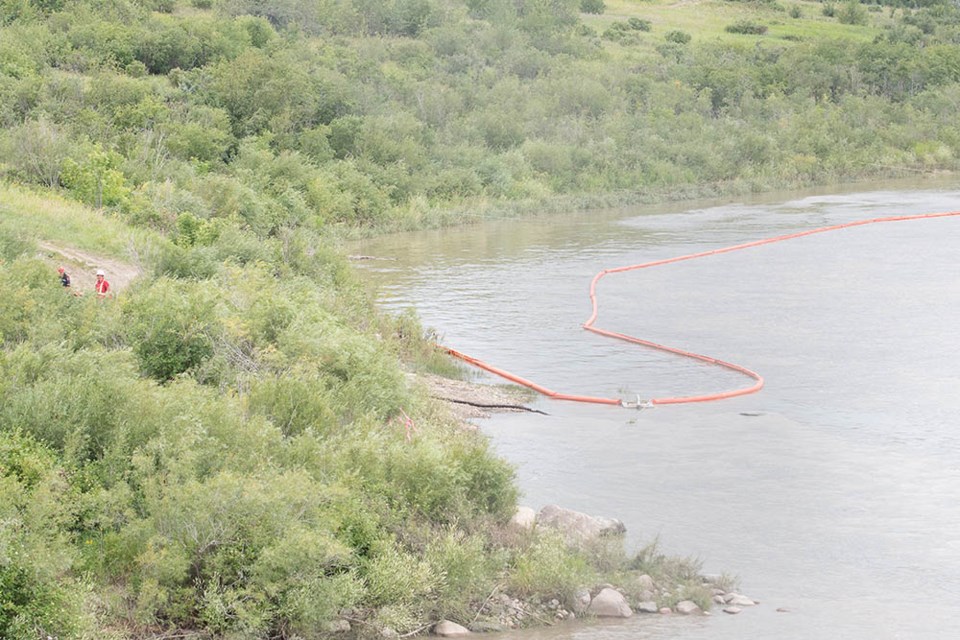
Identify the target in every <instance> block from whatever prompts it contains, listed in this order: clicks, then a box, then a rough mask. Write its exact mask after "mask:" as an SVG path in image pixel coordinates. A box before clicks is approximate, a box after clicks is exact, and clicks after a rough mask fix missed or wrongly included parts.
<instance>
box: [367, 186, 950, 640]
mask: <svg viewBox="0 0 960 640" xmlns="http://www.w3.org/2000/svg"><path fill="white" fill-rule="evenodd" d="M958 209H960V189H958V188H957V186H956V182H954V183H950V184H943V183H929V182H927V183H919V184H918V183H914V184H887V185H883V186H861V187H858V188H857V189H856V190H848V191H833V192H806V193H798V194H779V195H777V196H767V197H764V198H757V199H749V200H740V201H727V202H701V203H686V204H684V205H682V206H661V207H644V208H637V209H630V210H620V211H614V212H602V213H596V212H594V213H589V214H579V215H575V216H573V215H572V216H560V217H556V216H554V217H550V218H544V219H535V220H524V221H510V222H498V223H490V224H485V225H480V226H473V227H469V228H464V229H457V230H453V231H442V232H422V233H417V234H404V235H398V236H391V237H387V238H379V239H376V240H373V241H369V242H366V243H364V244H363V245H362V246H361V247H360V248H359V249H358V250H359V251H360V252H363V253H365V254H370V255H374V256H378V257H380V258H391V259H393V260H375V261H364V262H363V263H362V265H363V266H362V268H363V270H364V271H365V272H366V273H367V275H368V276H369V277H370V279H371V280H372V281H373V282H375V283H376V284H377V286H378V291H379V298H380V300H381V303H382V305H383V306H384V307H385V308H387V309H390V310H399V309H402V308H404V307H408V306H412V307H414V308H416V310H417V312H418V314H419V316H420V317H421V319H422V321H423V323H424V325H425V326H428V327H432V328H434V329H435V330H436V331H437V332H438V333H439V335H440V336H441V341H442V342H443V343H444V344H446V345H448V346H451V347H454V348H456V349H458V350H460V351H463V352H465V353H468V354H470V355H472V356H475V357H478V358H480V359H482V360H485V361H487V362H489V363H491V364H493V365H495V366H498V367H501V368H504V369H507V370H509V371H512V372H514V373H516V374H518V375H521V376H524V377H526V378H529V379H532V380H534V381H536V382H538V383H540V384H543V385H544V386H547V387H549V388H552V389H556V390H558V391H561V392H565V393H576V394H586V395H597V396H607V397H609V396H613V397H623V398H630V399H635V398H637V397H640V398H641V399H643V398H649V397H658V396H663V395H681V394H697V393H706V392H712V391H722V390H726V389H730V388H736V387H740V386H744V385H745V384H749V382H750V381H749V380H745V379H743V378H742V377H741V376H738V375H737V374H735V373H732V372H727V371H724V370H722V369H718V368H716V367H714V366H710V365H705V364H700V363H697V362H693V361H689V360H685V359H681V358H678V357H676V356H671V355H667V354H663V353H659V352H656V351H651V350H649V349H645V348H642V347H637V346H633V345H629V344H625V343H622V342H616V341H611V340H609V339H606V338H603V337H600V336H596V335H593V334H590V333H589V332H586V331H583V330H582V329H581V327H580V325H581V324H582V323H583V322H584V321H585V320H586V319H587V317H588V316H589V315H590V303H589V298H588V296H587V292H588V288H589V284H590V280H591V279H592V278H593V276H594V275H595V274H596V273H597V272H599V271H600V270H602V269H605V268H610V267H617V266H622V265H630V264H636V263H640V262H646V261H649V260H655V259H659V258H668V257H673V256H677V255H682V254H688V253H692V252H696V251H703V250H707V249H713V248H718V247H724V246H728V245H733V244H738V243H742V242H748V241H751V240H756V239H760V238H765V237H770V236H776V235H780V234H785V233H790V232H794V231H801V230H805V229H811V228H816V227H821V226H825V225H832V224H839V223H843V222H849V221H854V220H860V219H865V218H874V217H881V216H896V215H907V214H918V213H929V212H940V211H956V210H958ZM958 247H960V217H952V218H944V219H936V220H920V221H911V222H898V223H885V224H875V225H868V226H863V227H857V228H852V229H845V230H841V231H836V232H830V233H825V234H818V235H814V236H810V237H806V238H801V239H797V240H791V241H787V242H782V243H777V244H772V245H767V246H763V247H758V248H753V249H748V250H745V251H739V252H735V253H730V254H724V255H719V256H712V257H708V258H703V259H697V260H691V261H688V262H681V263H677V264H672V265H667V266H663V267H658V268H653V269H644V270H641V271H635V272H629V273H624V274H616V275H611V276H608V277H607V278H605V279H604V280H603V281H602V283H601V284H600V286H599V288H598V296H599V301H600V314H599V319H598V322H597V325H598V326H600V327H604V328H608V329H611V330H614V331H618V332H622V333H627V334H631V335H635V336H638V337H641V338H645V339H649V340H653V341H655V342H662V343H665V344H669V345H672V346H677V347H681V348H684V349H689V350H691V351H695V352H699V353H705V354H708V355H711V356H714V357H717V358H720V359H723V360H729V361H732V362H736V363H739V364H742V365H744V366H746V367H749V368H751V369H753V370H755V371H757V372H759V373H760V374H761V375H763V376H764V378H765V380H766V386H765V388H764V389H763V390H762V391H760V392H759V393H757V394H753V395H749V396H744V397H740V398H734V399H729V400H724V401H720V402H714V403H707V404H699V405H682V406H658V407H656V408H653V409H648V410H643V411H636V410H628V409H624V408H619V407H607V406H597V405H581V404H575V403H568V402H562V401H554V400H549V399H545V398H540V399H538V400H536V401H535V402H534V403H533V406H535V407H536V408H538V409H541V410H543V411H545V412H547V414H548V415H535V414H503V415H498V416H495V417H493V418H491V419H488V420H484V421H482V422H481V423H480V426H481V429H482V431H483V432H484V433H486V434H488V435H489V437H490V438H491V439H492V442H493V443H494V445H495V448H496V450H497V451H498V452H499V453H500V454H501V455H502V456H503V457H505V458H506V459H508V460H509V461H511V462H512V463H513V464H515V465H516V468H517V478H518V482H519V485H520V488H521V490H522V491H523V494H524V497H523V499H522V503H523V504H526V505H529V506H531V507H533V508H535V509H539V508H540V507H542V506H543V505H546V504H551V503H556V504H560V505H562V506H565V507H569V508H572V509H577V510H580V511H584V512H587V513H591V514H595V515H603V516H607V517H615V518H619V519H621V520H623V521H624V523H625V524H626V526H627V529H628V545H629V546H630V547H632V548H636V547H639V546H642V545H643V544H645V543H648V542H650V541H651V540H653V539H655V538H658V539H659V542H660V546H661V548H662V549H663V550H665V551H667V552H669V553H672V554H677V555H683V556H693V557H697V558H699V559H701V560H702V562H703V566H704V571H705V572H713V573H721V572H726V573H730V574H734V575H737V576H738V577H739V579H740V585H741V591H742V592H743V593H746V594H747V595H749V596H751V597H754V598H755V599H758V600H760V601H761V604H760V606H758V607H754V608H748V609H746V610H744V611H743V612H742V613H740V614H739V615H736V616H728V615H725V614H723V613H720V612H715V613H714V615H713V616H710V617H696V618H682V617H679V616H634V617H633V618H631V619H629V620H627V621H625V622H623V621H618V622H615V623H608V622H591V623H588V624H587V623H574V624H570V625H563V626H560V627H553V628H549V629H539V630H533V631H525V632H516V633H511V634H509V635H507V636H505V638H508V639H509V640H521V639H523V640H561V639H563V640H566V639H574V638H576V639H578V640H615V639H617V640H618V639H628V638H630V639H633V638H656V639H671V640H699V639H705V638H710V639H717V640H725V639H734V638H737V639H741V638H777V639H778V640H784V639H794V638H797V639H816V638H831V639H832V638H849V639H856V640H867V639H870V640H874V639H888V638H889V639H893V638H904V639H915V638H916V639H926V638H944V639H946V638H956V637H960V632H958V631H957V629H956V625H957V621H958V620H960V277H958V276H960V256H958ZM478 375H479V374H478ZM479 379H480V380H482V381H490V382H495V383H500V382H501V381H500V380H499V379H494V378H492V377H490V376H488V375H487V374H483V375H480V376H479ZM744 414H748V415H744ZM778 608H783V609H787V610H788V611H786V612H778V611H777V609H778Z"/></svg>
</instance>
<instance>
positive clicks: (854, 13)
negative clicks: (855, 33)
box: [836, 0, 870, 25]
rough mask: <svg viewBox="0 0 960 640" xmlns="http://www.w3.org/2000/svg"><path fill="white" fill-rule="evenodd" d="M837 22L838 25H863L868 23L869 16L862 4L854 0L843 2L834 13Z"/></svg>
mask: <svg viewBox="0 0 960 640" xmlns="http://www.w3.org/2000/svg"><path fill="white" fill-rule="evenodd" d="M836 15H837V20H839V21H840V24H859V25H865V24H867V23H868V22H869V21H870V16H869V14H868V13H867V10H866V9H865V8H864V7H863V5H862V4H860V3H859V2H856V1H854V0H850V1H848V2H844V3H843V5H842V6H841V7H840V8H839V9H838V10H837V12H836Z"/></svg>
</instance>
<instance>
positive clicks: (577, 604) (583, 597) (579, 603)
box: [573, 589, 590, 614]
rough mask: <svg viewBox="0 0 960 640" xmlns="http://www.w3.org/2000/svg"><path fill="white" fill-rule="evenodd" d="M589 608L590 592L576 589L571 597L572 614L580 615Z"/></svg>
mask: <svg viewBox="0 0 960 640" xmlns="http://www.w3.org/2000/svg"><path fill="white" fill-rule="evenodd" d="M589 607H590V592H589V591H587V590H586V589H578V590H577V593H576V594H574V596H573V612H574V613H577V614H582V613H583V612H584V611H586V610H587V609H588V608H589Z"/></svg>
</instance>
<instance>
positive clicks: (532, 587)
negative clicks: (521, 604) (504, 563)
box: [510, 534, 590, 604]
mask: <svg viewBox="0 0 960 640" xmlns="http://www.w3.org/2000/svg"><path fill="white" fill-rule="evenodd" d="M589 574H590V571H589V568H588V565H587V563H586V561H585V560H584V559H583V558H582V557H581V556H579V555H572V554H571V552H570V551H569V550H568V548H567V545H566V542H565V541H564V540H563V539H562V538H561V537H559V536H550V535H546V534H545V535H543V536H541V537H540V538H538V539H536V540H535V541H533V542H532V543H531V544H530V545H529V546H528V547H527V548H526V549H525V550H524V551H523V552H522V553H521V554H519V555H518V557H517V558H516V559H515V560H514V571H513V573H512V574H511V576H510V589H511V593H516V594H518V595H521V596H526V597H531V596H539V597H540V598H541V599H550V598H556V599H558V600H560V601H561V602H563V603H565V604H571V602H572V599H573V595H574V593H575V592H576V590H577V589H578V588H579V587H581V586H582V585H583V584H584V582H585V580H586V579H587V576H588V575H589Z"/></svg>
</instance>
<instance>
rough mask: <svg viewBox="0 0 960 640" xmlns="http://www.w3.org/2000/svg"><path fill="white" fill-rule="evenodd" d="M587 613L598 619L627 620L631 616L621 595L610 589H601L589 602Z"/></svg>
mask: <svg viewBox="0 0 960 640" xmlns="http://www.w3.org/2000/svg"><path fill="white" fill-rule="evenodd" d="M587 613H589V614H590V615H594V616H597V617H598V618H629V617H630V616H632V615H633V611H632V610H631V609H630V605H629V604H627V599H626V598H624V597H623V594H622V593H620V592H619V591H617V590H615V589H610V588H606V589H602V590H601V591H600V593H598V594H597V595H596V597H594V598H593V600H591V601H590V606H589V607H587Z"/></svg>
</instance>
